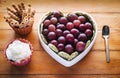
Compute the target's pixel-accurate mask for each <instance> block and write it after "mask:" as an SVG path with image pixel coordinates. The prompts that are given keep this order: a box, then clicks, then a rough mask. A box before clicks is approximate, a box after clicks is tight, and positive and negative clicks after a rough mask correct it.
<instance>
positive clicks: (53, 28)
mask: <svg viewBox="0 0 120 78" xmlns="http://www.w3.org/2000/svg"><path fill="white" fill-rule="evenodd" d="M55 29H56V27H55V25H53V24H50V25H49V26H48V30H49V31H55Z"/></svg>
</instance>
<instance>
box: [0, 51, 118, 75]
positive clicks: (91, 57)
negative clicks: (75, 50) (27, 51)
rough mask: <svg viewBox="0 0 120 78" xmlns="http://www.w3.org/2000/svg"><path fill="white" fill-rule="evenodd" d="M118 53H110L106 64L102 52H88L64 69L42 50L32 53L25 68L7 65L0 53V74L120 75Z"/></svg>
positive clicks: (2, 54)
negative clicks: (29, 61)
mask: <svg viewBox="0 0 120 78" xmlns="http://www.w3.org/2000/svg"><path fill="white" fill-rule="evenodd" d="M119 55H120V52H119V51H111V53H110V58H111V62H110V63H106V60H105V52H104V51H90V53H89V54H88V55H87V56H86V57H85V58H84V59H83V60H81V61H80V62H78V63H77V64H75V65H74V66H72V67H68V68H67V67H64V66H62V65H61V64H59V63H58V62H56V61H55V60H54V59H53V58H52V57H51V56H49V55H48V54H47V53H46V52H44V51H43V50H39V51H34V52H33V56H32V61H31V63H30V64H28V65H27V66H25V67H15V66H12V65H11V64H9V63H8V62H7V61H6V59H5V57H4V52H3V51H0V56H1V57H0V67H1V68H0V74H53V75H54V74H57V75H59V74H61V75H64V74H67V75H69V74H74V75H79V74H80V75H81V74H84V75H85V74H89V75H90V74H100V75H102V74H108V75H109V74H110V75H111V74H113V75H119V74H120V66H119V64H120V58H119Z"/></svg>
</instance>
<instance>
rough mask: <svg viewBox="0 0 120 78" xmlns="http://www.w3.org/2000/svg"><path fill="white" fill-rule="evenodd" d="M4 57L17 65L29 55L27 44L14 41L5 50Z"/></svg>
mask: <svg viewBox="0 0 120 78" xmlns="http://www.w3.org/2000/svg"><path fill="white" fill-rule="evenodd" d="M6 55H7V58H8V59H9V60H13V61H14V62H18V63H19V62H21V61H22V60H24V59H26V58H28V57H29V56H30V55H31V50H30V46H29V44H28V43H24V42H21V41H19V40H15V41H13V42H12V43H11V44H10V45H9V46H8V48H7V49H6Z"/></svg>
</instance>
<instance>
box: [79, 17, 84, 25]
mask: <svg viewBox="0 0 120 78" xmlns="http://www.w3.org/2000/svg"><path fill="white" fill-rule="evenodd" d="M78 20H80V22H81V23H82V24H84V23H85V22H86V18H85V17H84V16H79V17H78Z"/></svg>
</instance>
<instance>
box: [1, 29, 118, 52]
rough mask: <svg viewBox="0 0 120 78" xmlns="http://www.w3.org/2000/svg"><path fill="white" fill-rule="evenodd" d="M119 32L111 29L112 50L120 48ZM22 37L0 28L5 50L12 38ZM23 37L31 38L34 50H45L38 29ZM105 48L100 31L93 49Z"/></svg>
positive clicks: (2, 44) (110, 42)
mask: <svg viewBox="0 0 120 78" xmlns="http://www.w3.org/2000/svg"><path fill="white" fill-rule="evenodd" d="M119 32H120V29H118V30H117V29H116V30H111V33H110V38H109V48H110V50H120V46H119V45H120V38H119V35H120V33H119ZM21 37H22V36H20V35H17V34H15V33H14V31H13V30H0V45H1V47H0V50H4V48H5V46H6V45H7V44H8V42H10V41H11V40H13V39H15V38H21ZM22 38H25V39H27V40H29V41H30V42H31V44H32V45H33V46H34V50H43V49H42V46H41V45H40V43H39V38H38V33H37V30H33V31H32V32H31V33H30V34H29V35H28V36H26V37H22ZM104 49H105V46H104V39H103V38H102V35H101V31H99V32H98V36H97V39H96V41H95V44H94V46H93V48H92V50H104Z"/></svg>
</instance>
